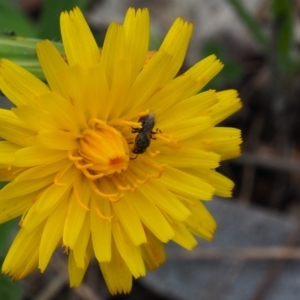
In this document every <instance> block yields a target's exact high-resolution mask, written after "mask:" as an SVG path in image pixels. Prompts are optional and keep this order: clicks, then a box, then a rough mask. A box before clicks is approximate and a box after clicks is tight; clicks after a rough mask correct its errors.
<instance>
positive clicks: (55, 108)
mask: <svg viewBox="0 0 300 300" xmlns="http://www.w3.org/2000/svg"><path fill="white" fill-rule="evenodd" d="M40 100H41V105H42V106H43V108H44V109H45V110H46V111H47V112H48V113H49V114H51V115H52V117H53V118H54V120H55V121H56V123H57V129H61V130H66V131H73V132H76V133H77V132H79V128H78V127H79V126H78V125H79V124H78V122H77V120H78V113H77V111H76V110H75V108H74V106H73V105H72V104H71V103H70V102H69V101H68V100H67V99H65V98H63V97H61V96H59V94H56V93H53V92H51V93H47V94H44V95H42V96H41V97H40ZM80 125H81V124H80Z"/></svg>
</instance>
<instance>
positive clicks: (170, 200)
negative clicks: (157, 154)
mask: <svg viewBox="0 0 300 300" xmlns="http://www.w3.org/2000/svg"><path fill="white" fill-rule="evenodd" d="M141 193H142V194H144V197H149V198H150V199H151V200H152V202H153V203H154V204H155V205H156V206H157V207H158V208H159V209H160V210H161V211H163V212H165V213H167V214H168V215H170V216H171V217H173V218H175V219H177V220H185V219H186V218H187V217H188V216H189V215H190V214H191V212H190V211H189V210H188V209H187V208H186V207H185V206H184V205H183V204H182V203H181V201H180V200H179V199H178V198H177V197H176V196H175V195H174V194H173V193H171V192H170V191H169V190H168V189H166V188H165V187H164V185H162V184H160V182H159V181H156V180H152V181H150V182H149V183H148V184H145V185H144V186H143V187H142V188H141Z"/></svg>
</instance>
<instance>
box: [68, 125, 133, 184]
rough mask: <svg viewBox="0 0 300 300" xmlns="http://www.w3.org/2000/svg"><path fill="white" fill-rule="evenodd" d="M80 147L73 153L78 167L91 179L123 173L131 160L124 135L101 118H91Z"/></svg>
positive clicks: (73, 158)
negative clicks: (89, 126)
mask: <svg viewBox="0 0 300 300" xmlns="http://www.w3.org/2000/svg"><path fill="white" fill-rule="evenodd" d="M90 123H91V128H88V129H85V130H84V131H83V132H82V134H83V137H82V138H81V140H80V146H81V147H80V148H79V149H78V150H77V151H76V153H73V154H72V160H73V161H74V163H75V165H76V167H77V168H78V169H81V170H82V172H83V173H84V174H85V175H86V176H87V177H88V178H90V179H94V180H95V179H97V178H101V177H103V176H108V175H112V174H114V173H121V172H122V170H126V169H127V167H128V162H129V148H128V143H127V141H126V139H125V138H124V136H123V135H122V134H121V132H119V131H118V130H116V129H115V128H114V127H112V126H109V125H107V124H106V123H105V122H103V121H101V120H97V119H96V120H91V121H90Z"/></svg>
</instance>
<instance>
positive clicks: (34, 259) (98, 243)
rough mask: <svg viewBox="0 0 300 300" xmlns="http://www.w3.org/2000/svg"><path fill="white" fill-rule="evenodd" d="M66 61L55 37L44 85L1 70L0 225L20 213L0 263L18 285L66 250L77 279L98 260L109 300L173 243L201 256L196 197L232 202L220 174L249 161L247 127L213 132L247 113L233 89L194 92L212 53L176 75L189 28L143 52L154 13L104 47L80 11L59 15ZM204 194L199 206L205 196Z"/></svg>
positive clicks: (182, 25)
mask: <svg viewBox="0 0 300 300" xmlns="http://www.w3.org/2000/svg"><path fill="white" fill-rule="evenodd" d="M60 25H61V34H62V41H63V45H64V50H65V53H66V58H65V59H63V58H62V57H61V55H60V54H59V52H58V51H57V49H56V48H55V46H54V45H53V44H52V43H51V42H50V41H44V42H41V43H38V45H37V54H38V58H39V61H40V63H41V66H42V69H43V72H44V74H45V77H46V78H47V84H45V83H43V82H42V81H40V80H39V79H37V78H36V77H35V76H33V75H32V74H30V73H29V72H28V71H26V70H24V69H22V68H21V67H19V66H17V65H16V64H14V63H12V62H10V61H8V60H5V59H2V60H1V62H0V88H1V90H2V92H3V93H4V94H5V95H6V96H7V98H9V99H10V100H11V102H12V103H13V104H14V106H15V108H12V110H6V109H1V110H0V135H1V137H2V138H3V139H4V140H3V141H1V142H0V167H1V169H0V176H1V177H0V179H1V180H2V181H11V182H10V183H9V184H7V185H6V186H5V187H4V188H3V189H2V190H1V191H0V222H6V221H8V220H10V219H12V218H15V217H17V216H20V215H22V217H21V221H20V227H21V229H20V231H19V233H18V234H17V236H16V238H15V240H14V242H13V244H12V246H11V248H10V250H9V252H8V254H7V256H6V258H5V261H4V263H3V266H2V271H3V272H4V273H7V274H9V275H10V276H12V278H13V279H21V278H23V277H24V276H26V275H28V274H29V273H30V272H32V271H33V270H34V269H36V268H39V269H40V270H41V271H42V272H43V271H44V270H45V268H46V267H47V265H48V263H49V260H50V258H51V256H52V254H53V252H54V250H55V249H56V248H57V247H60V246H63V247H64V248H65V249H66V250H65V252H66V254H68V269H69V276H70V285H71V286H75V287H76V286H78V285H80V283H81V281H82V279H83V276H84V273H85V271H86V268H87V267H88V264H89V261H90V259H91V257H92V256H93V255H94V256H95V257H96V259H97V261H98V262H99V266H100V268H101V271H102V273H103V276H104V278H105V280H106V283H107V285H108V288H109V290H110V292H111V293H113V294H115V293H118V292H125V293H128V292H129V291H130V289H131V285H132V276H133V277H135V278H138V277H140V276H144V275H145V274H146V269H148V270H154V269H156V268H157V267H159V266H160V265H161V264H162V263H163V262H164V260H165V250H164V244H165V243H167V242H168V241H171V240H172V241H175V242H176V243H177V244H179V245H181V246H182V247H184V248H186V249H192V248H193V247H194V246H195V245H196V244H197V241H196V239H195V237H194V236H195V235H196V236H200V237H202V238H203V239H206V240H211V239H212V237H213V234H214V231H215V229H216V224H215V221H214V219H213V218H212V216H211V215H210V214H209V212H208V211H207V209H206V208H205V206H204V204H203V203H202V202H201V200H210V199H212V197H213V195H220V196H224V197H229V196H230V195H231V190H232V188H233V183H232V182H231V181H230V180H229V179H227V178H226V177H224V176H222V175H221V174H219V173H218V172H216V171H215V169H216V168H217V167H218V166H219V164H220V161H221V160H224V159H229V158H233V157H236V156H238V155H239V154H240V148H239V144H240V143H241V137H240V131H239V130H237V129H234V128H223V127H215V125H217V124H218V123H219V122H221V121H222V120H224V119H225V118H227V117H228V116H230V115H231V114H233V113H234V112H236V111H237V110H239V109H240V107H241V103H240V100H239V98H238V95H237V92H236V91H234V90H228V91H222V92H216V91H215V90H209V91H206V92H203V93H199V94H197V93H198V91H199V90H200V89H202V88H203V87H204V86H205V85H206V84H207V83H208V82H209V81H210V80H211V79H212V78H213V77H214V76H215V75H216V74H217V73H218V72H219V71H220V70H221V69H222V63H221V62H220V61H219V60H218V59H216V57H215V56H214V55H212V56H209V57H207V58H205V59H204V60H202V61H200V62H198V63H197V64H195V65H194V66H193V67H191V68H190V69H189V70H188V71H186V72H185V73H183V74H182V75H180V76H178V77H175V76H176V74H177V73H178V71H179V69H180V67H181V65H182V62H183V60H184V57H185V54H186V51H187V47H188V43H189V40H190V37H191V34H192V29H193V25H192V24H191V23H188V22H186V21H184V20H182V19H181V18H178V19H177V20H176V21H175V22H174V24H173V25H172V27H171V29H170V30H169V32H168V34H167V36H166V38H165V39H164V41H163V43H162V45H161V47H160V48H159V50H158V51H156V52H151V53H150V52H149V53H148V42H149V13H148V10H147V9H138V10H134V9H133V8H130V9H129V10H128V11H127V14H126V16H125V20H124V23H123V24H122V25H119V24H116V23H112V24H110V26H109V28H108V31H107V34H106V38H105V41H104V45H103V48H102V50H101V51H99V48H98V46H97V44H96V42H95V40H94V38H93V36H92V33H91V31H90V29H89V27H88V25H87V23H86V21H85V19H84V17H83V15H82V13H81V12H80V10H79V9H78V8H75V9H74V10H72V11H71V12H63V13H62V14H61V18H60ZM199 199H201V200H199Z"/></svg>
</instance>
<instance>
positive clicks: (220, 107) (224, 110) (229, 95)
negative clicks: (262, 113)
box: [207, 90, 242, 125]
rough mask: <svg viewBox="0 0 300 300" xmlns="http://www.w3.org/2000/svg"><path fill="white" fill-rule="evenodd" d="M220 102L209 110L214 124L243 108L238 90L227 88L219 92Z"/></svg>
mask: <svg viewBox="0 0 300 300" xmlns="http://www.w3.org/2000/svg"><path fill="white" fill-rule="evenodd" d="M217 98H218V99H219V102H218V103H216V104H215V105H214V106H213V107H211V108H209V109H208V110H207V113H209V114H210V116H211V118H212V120H213V123H214V125H216V124H218V123H220V122H221V121H223V120H224V119H226V118H228V117H229V116H231V115H232V114H234V113H235V112H237V111H238V110H240V109H241V108H242V103H241V100H240V99H239V98H238V93H237V91H236V90H227V91H222V92H218V93H217Z"/></svg>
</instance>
